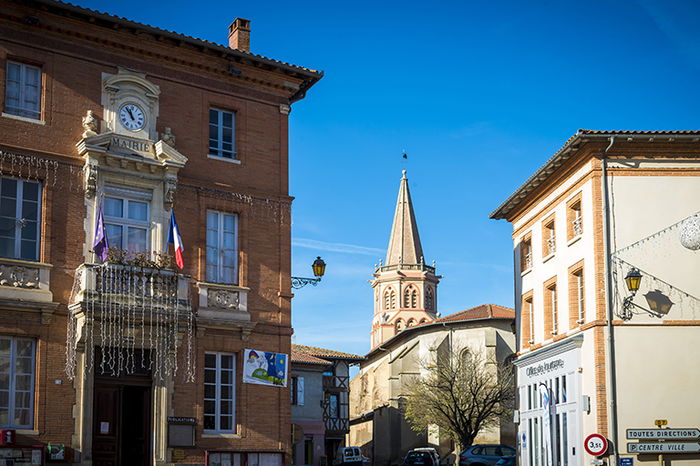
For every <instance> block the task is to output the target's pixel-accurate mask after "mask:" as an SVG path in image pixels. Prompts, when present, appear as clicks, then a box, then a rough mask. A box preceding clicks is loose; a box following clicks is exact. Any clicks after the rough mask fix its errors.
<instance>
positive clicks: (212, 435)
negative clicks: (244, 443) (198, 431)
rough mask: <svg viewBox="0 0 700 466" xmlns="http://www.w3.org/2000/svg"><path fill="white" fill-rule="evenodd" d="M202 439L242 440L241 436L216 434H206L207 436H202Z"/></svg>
mask: <svg viewBox="0 0 700 466" xmlns="http://www.w3.org/2000/svg"><path fill="white" fill-rule="evenodd" d="M202 438H243V437H242V436H241V434H224V433H220V434H216V433H208V434H202Z"/></svg>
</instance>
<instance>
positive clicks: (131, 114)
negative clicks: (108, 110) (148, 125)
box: [124, 107, 134, 121]
mask: <svg viewBox="0 0 700 466" xmlns="http://www.w3.org/2000/svg"><path fill="white" fill-rule="evenodd" d="M124 108H125V109H126V111H127V113H128V114H129V116H130V117H131V121H134V114H133V113H131V109H130V108H129V107H124Z"/></svg>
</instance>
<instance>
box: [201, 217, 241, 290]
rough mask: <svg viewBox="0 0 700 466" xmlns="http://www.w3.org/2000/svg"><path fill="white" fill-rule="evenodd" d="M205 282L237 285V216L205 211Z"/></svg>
mask: <svg viewBox="0 0 700 466" xmlns="http://www.w3.org/2000/svg"><path fill="white" fill-rule="evenodd" d="M207 281H209V282H213V283H228V284H233V285H237V284H238V216H237V215H236V214H226V213H223V212H215V211H213V210H209V211H207Z"/></svg>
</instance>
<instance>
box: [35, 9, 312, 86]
mask: <svg viewBox="0 0 700 466" xmlns="http://www.w3.org/2000/svg"><path fill="white" fill-rule="evenodd" d="M31 3H39V4H43V5H47V6H49V7H55V8H59V9H61V10H64V11H70V12H71V13H74V14H75V13H78V14H84V15H87V16H90V17H94V18H99V19H103V20H109V21H113V22H115V23H121V24H123V25H127V26H131V27H132V28H138V29H142V30H147V31H149V32H151V33H157V34H160V35H163V36H168V37H171V38H174V39H179V40H182V41H183V42H189V43H193V44H195V45H199V46H205V47H208V48H210V49H215V50H216V51H217V52H222V51H226V52H230V53H231V54H232V55H238V56H242V57H243V56H244V57H247V58H249V59H252V60H255V61H259V62H262V63H267V64H270V65H275V66H278V67H282V68H288V69H291V70H294V71H297V72H302V73H304V74H309V73H310V74H314V75H316V77H317V78H320V77H321V76H323V72H322V71H318V70H313V69H310V68H304V67H302V66H297V65H292V64H291V63H286V62H283V61H279V60H275V59H272V58H268V57H264V56H262V55H257V54H254V53H250V52H243V51H242V50H237V49H232V48H229V47H227V46H225V45H221V44H217V43H216V42H211V41H208V40H204V39H198V38H196V37H192V36H188V35H185V34H180V33H178V32H175V31H170V30H167V29H162V28H159V27H155V26H151V25H149V24H143V23H139V22H137V21H132V20H130V19H127V18H123V17H121V16H116V15H111V14H109V13H104V12H102V11H97V10H93V9H90V8H85V7H81V6H78V5H74V4H72V3H68V2H62V1H60V0H34V1H33V2H26V3H25V4H31Z"/></svg>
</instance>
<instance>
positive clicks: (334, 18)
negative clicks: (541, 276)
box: [79, 0, 700, 354]
mask: <svg viewBox="0 0 700 466" xmlns="http://www.w3.org/2000/svg"><path fill="white" fill-rule="evenodd" d="M79 4H80V5H81V6H86V7H89V8H95V9H99V10H102V11H106V12H108V13H112V14H116V15H119V16H124V17H127V18H129V19H133V20H136V21H140V22H145V23H148V24H151V25H154V26H159V27H163V28H166V29H170V30H175V31H178V32H181V33H184V34H188V35H192V36H195V37H199V38H202V39H207V40H211V41H214V42H219V43H226V41H227V27H228V24H229V23H230V22H231V21H232V20H233V19H234V18H235V17H237V16H240V17H244V18H248V19H250V20H251V21H252V25H251V26H252V34H251V51H252V52H254V53H258V54H261V55H265V56H268V57H271V58H275V59H279V60H283V61H287V62H291V63H294V64H298V65H302V66H306V67H310V68H315V69H321V70H323V71H324V72H325V77H324V78H323V79H322V80H321V81H320V82H319V83H318V84H317V85H316V86H315V87H314V88H312V89H311V91H310V92H309V93H308V96H307V98H306V99H305V100H303V101H300V102H298V103H296V104H294V106H293V110H292V113H291V116H290V163H291V167H290V170H291V172H290V179H291V194H292V195H293V196H295V197H296V200H295V202H294V207H293V219H294V225H293V245H294V247H293V274H294V275H298V276H310V275H311V267H310V264H311V262H312V261H313V260H314V259H315V257H316V256H317V255H321V256H322V257H323V258H324V260H325V261H326V262H327V263H328V269H327V275H326V277H324V278H323V281H322V283H321V284H320V285H319V286H317V287H310V286H307V287H306V288H303V289H301V290H297V291H296V297H295V298H294V300H293V325H294V328H295V336H294V341H295V342H296V343H299V344H307V345H315V346H322V347H327V348H332V349H337V350H341V351H349V352H354V353H360V354H364V353H365V352H366V351H367V350H368V349H369V330H370V322H371V318H372V293H371V288H370V286H369V283H368V282H367V280H368V279H370V278H371V273H372V270H373V266H374V264H375V263H377V261H378V259H379V258H380V257H383V256H384V254H385V250H386V247H387V244H388V239H389V232H390V228H391V220H392V215H393V209H394V205H395V202H396V195H397V191H398V185H399V178H400V177H401V170H402V169H404V168H405V169H407V170H408V177H409V183H410V188H411V193H412V196H413V200H414V206H415V211H416V215H417V218H418V222H419V229H420V234H421V239H422V241H423V249H424V251H425V255H426V260H427V261H428V262H430V261H432V260H436V261H437V267H438V272H439V273H440V274H442V275H443V276H444V278H443V280H442V282H441V284H440V288H439V295H438V306H439V310H440V312H441V313H442V314H443V315H447V314H451V313H453V312H457V311H459V310H463V309H466V308H469V307H472V306H475V305H478V304H481V303H486V302H491V303H497V304H502V305H507V306H512V304H513V291H512V290H513V288H512V285H513V272H512V252H511V251H512V243H511V238H510V233H511V228H510V225H508V224H507V223H506V222H504V221H500V222H496V221H493V220H489V219H488V214H489V213H490V212H491V211H492V210H493V209H495V208H496V207H497V206H498V205H499V204H500V203H501V202H502V201H503V200H504V199H505V198H506V197H507V196H508V195H510V194H511V193H512V192H513V191H514V190H515V189H516V188H517V187H518V186H519V185H520V184H521V183H522V182H523V181H524V180H525V179H526V178H527V177H528V176H529V175H530V174H531V173H532V172H533V171H534V170H536V169H537V168H538V167H539V166H541V165H542V163H544V161H545V160H546V159H548V158H549V157H550V156H551V155H552V154H553V153H554V152H555V151H556V150H557V149H558V148H559V147H560V146H561V145H562V144H563V143H564V141H565V140H566V139H567V138H568V137H569V136H571V135H572V134H573V133H574V132H575V131H576V130H577V129H578V128H592V129H639V130H644V129H698V127H699V126H700V125H698V115H699V114H700V96H699V95H698V84H697V83H698V72H699V71H700V34H698V32H697V31H700V4H699V3H697V2H680V1H668V2H661V1H659V2H651V1H646V0H639V1H631V2H615V1H605V2H604V1H600V0H592V1H587V2H580V1H579V2H556V1H530V2H523V1H501V2H477V1H458V0H447V1H434V2H412V1H403V2H397V1H383V2H376V1H365V0H357V1H354V2H330V1H328V0H323V1H321V0H308V1H306V2H301V3H299V2H296V3H295V2H277V1H266V2H232V1H227V2H224V1H220V2H216V1H211V0H200V1H198V2H196V3H193V2H190V1H187V2H185V1H172V2H168V3H167V4H165V3H160V2H150V3H149V2H143V1H139V2H137V1H133V0H124V1H121V2H109V3H108V2H104V1H97V0H90V1H88V0H80V1H79ZM403 150H405V151H406V152H407V153H408V160H406V161H404V160H403V159H402V157H401V154H402V151H403Z"/></svg>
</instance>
